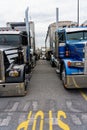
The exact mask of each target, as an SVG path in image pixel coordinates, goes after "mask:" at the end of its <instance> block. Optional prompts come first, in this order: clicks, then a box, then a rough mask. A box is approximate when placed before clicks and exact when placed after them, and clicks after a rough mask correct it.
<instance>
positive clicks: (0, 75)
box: [0, 30, 30, 96]
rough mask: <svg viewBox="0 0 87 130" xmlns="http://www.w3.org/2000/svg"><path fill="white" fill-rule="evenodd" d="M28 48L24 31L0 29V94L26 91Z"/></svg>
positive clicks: (19, 94)
mask: <svg viewBox="0 0 87 130" xmlns="http://www.w3.org/2000/svg"><path fill="white" fill-rule="evenodd" d="M29 58H30V57H29V48H28V42H27V34H26V32H24V31H13V30H10V31H0V60H1V62H0V96H23V95H25V94H26V92H27V83H28V80H27V78H26V76H27V74H28V73H29Z"/></svg>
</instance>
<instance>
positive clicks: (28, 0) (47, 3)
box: [0, 0, 87, 48]
mask: <svg viewBox="0 0 87 130" xmlns="http://www.w3.org/2000/svg"><path fill="white" fill-rule="evenodd" d="M79 2H80V24H81V23H83V22H84V21H85V20H87V0H79ZM27 7H29V12H28V17H29V20H32V21H34V23H35V43H36V47H37V48H40V47H43V46H45V37H46V33H47V30H48V26H49V25H50V24H51V23H54V22H56V8H59V21H66V20H69V21H75V22H76V21H77V0H36V1H35V0H0V26H1V27H3V26H6V23H7V22H23V21H24V18H25V10H26V8H27Z"/></svg>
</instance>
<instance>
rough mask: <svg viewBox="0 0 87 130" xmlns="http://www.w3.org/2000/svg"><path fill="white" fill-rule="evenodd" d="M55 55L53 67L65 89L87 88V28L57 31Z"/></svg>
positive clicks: (52, 61)
mask: <svg viewBox="0 0 87 130" xmlns="http://www.w3.org/2000/svg"><path fill="white" fill-rule="evenodd" d="M55 52H56V54H57V55H55V53H53V54H52V56H51V65H52V66H54V65H56V66H57V72H58V73H59V76H60V79H61V80H62V82H63V85H64V87H65V88H87V28H86V27H85V28H83V27H75V28H62V29H58V30H56V31H55Z"/></svg>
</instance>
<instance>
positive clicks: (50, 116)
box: [49, 111, 53, 130]
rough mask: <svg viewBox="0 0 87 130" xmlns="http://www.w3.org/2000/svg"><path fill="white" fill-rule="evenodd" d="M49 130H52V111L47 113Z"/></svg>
mask: <svg viewBox="0 0 87 130" xmlns="http://www.w3.org/2000/svg"><path fill="white" fill-rule="evenodd" d="M49 130H53V120H52V111H49Z"/></svg>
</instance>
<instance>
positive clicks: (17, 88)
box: [0, 82, 25, 96]
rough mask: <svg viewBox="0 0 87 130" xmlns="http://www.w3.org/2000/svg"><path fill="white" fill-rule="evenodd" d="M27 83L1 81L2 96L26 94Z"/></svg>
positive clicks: (0, 94) (0, 90) (0, 92)
mask: <svg viewBox="0 0 87 130" xmlns="http://www.w3.org/2000/svg"><path fill="white" fill-rule="evenodd" d="M24 95H25V84H24V82H23V83H0V96H24Z"/></svg>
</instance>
